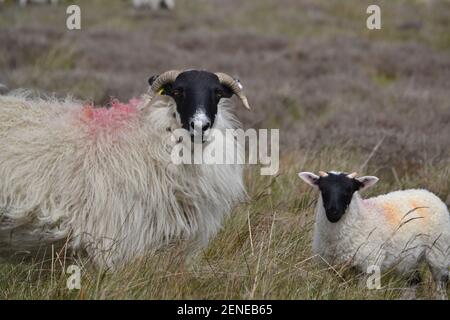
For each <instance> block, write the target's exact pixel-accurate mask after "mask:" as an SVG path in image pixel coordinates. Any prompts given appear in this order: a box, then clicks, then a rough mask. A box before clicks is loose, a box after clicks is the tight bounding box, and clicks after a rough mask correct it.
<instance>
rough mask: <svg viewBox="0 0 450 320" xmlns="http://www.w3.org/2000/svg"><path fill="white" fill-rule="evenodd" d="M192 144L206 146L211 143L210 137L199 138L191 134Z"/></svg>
mask: <svg viewBox="0 0 450 320" xmlns="http://www.w3.org/2000/svg"><path fill="white" fill-rule="evenodd" d="M191 142H192V143H193V144H206V143H208V142H209V139H208V137H205V136H203V135H202V136H201V137H198V136H196V135H195V134H191Z"/></svg>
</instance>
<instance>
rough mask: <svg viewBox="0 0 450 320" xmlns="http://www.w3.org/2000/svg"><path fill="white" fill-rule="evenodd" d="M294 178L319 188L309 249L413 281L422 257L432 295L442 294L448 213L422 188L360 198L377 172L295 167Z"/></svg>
mask: <svg viewBox="0 0 450 320" xmlns="http://www.w3.org/2000/svg"><path fill="white" fill-rule="evenodd" d="M299 177H300V178H301V179H302V180H304V181H305V182H306V183H308V184H309V185H311V186H313V187H314V188H315V189H317V190H320V196H319V200H318V202H317V207H316V218H315V219H316V220H315V226H314V237H313V244H312V249H313V252H314V254H315V255H318V256H320V257H321V258H322V259H324V260H325V261H327V262H328V263H330V264H336V263H337V264H341V263H343V264H348V265H349V266H352V267H356V268H358V269H360V271H362V272H366V271H367V270H368V267H370V266H377V267H379V268H380V270H381V271H383V270H386V269H390V268H393V269H395V270H396V271H397V272H399V273H400V274H402V275H404V276H409V278H410V279H411V280H412V282H411V285H412V288H411V290H412V291H413V293H412V294H413V295H415V293H414V291H415V286H416V285H417V284H418V280H420V278H418V276H419V274H418V272H417V270H418V269H417V268H418V267H419V265H420V263H421V262H422V261H425V262H426V263H427V264H428V266H429V268H430V270H431V272H432V275H433V279H434V282H435V284H436V289H437V296H438V297H439V298H443V299H446V298H447V283H448V278H449V266H450V247H449V246H450V216H449V212H448V209H447V207H446V205H445V204H444V203H443V202H442V201H441V200H440V199H439V198H438V197H437V196H436V195H434V194H433V193H431V192H429V191H427V190H419V189H412V190H404V191H394V192H391V193H388V194H385V195H380V196H378V197H374V198H369V199H362V198H361V196H360V195H359V192H360V191H363V190H365V189H367V188H369V187H371V186H372V185H374V184H375V183H376V182H377V181H378V178H377V177H373V176H365V177H356V173H352V174H346V173H339V172H333V171H331V172H322V171H321V172H319V175H318V176H317V175H315V174H313V173H310V172H300V173H299Z"/></svg>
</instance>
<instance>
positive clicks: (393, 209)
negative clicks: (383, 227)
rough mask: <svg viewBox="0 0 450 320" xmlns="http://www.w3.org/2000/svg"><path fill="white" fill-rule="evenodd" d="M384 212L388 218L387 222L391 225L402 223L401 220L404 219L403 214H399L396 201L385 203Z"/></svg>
mask: <svg viewBox="0 0 450 320" xmlns="http://www.w3.org/2000/svg"><path fill="white" fill-rule="evenodd" d="M382 207H383V214H384V216H385V218H386V220H387V222H388V223H389V224H390V225H393V226H398V225H399V224H400V221H401V219H402V217H401V215H400V214H399V212H400V210H399V209H398V207H397V206H396V205H395V204H394V203H389V202H386V203H383V205H382Z"/></svg>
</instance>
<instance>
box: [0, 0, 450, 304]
mask: <svg viewBox="0 0 450 320" xmlns="http://www.w3.org/2000/svg"><path fill="white" fill-rule="evenodd" d="M72 3H75V4H78V5H80V7H81V10H82V16H81V17H82V29H81V31H68V30H67V29H66V27H65V25H66V18H67V15H66V13H65V11H66V8H67V5H69V4H72ZM370 4H378V5H379V6H380V7H381V13H382V29H381V30H372V31H371V30H368V29H367V28H366V19H367V17H368V14H366V8H367V7H368V5H370ZM185 68H198V69H208V70H210V71H222V72H226V73H229V74H231V75H234V76H236V77H238V78H239V79H240V80H241V82H242V83H243V84H244V87H245V88H246V91H247V95H248V97H249V100H250V104H251V105H252V106H253V111H252V112H247V111H245V110H244V109H243V108H240V107H239V106H238V107H237V108H236V113H237V114H238V117H239V118H240V119H241V120H242V122H243V124H244V127H245V128H250V127H255V128H280V129H281V132H280V140H281V151H282V155H281V157H282V167H281V171H280V176H279V177H276V178H275V177H272V178H265V179H264V178H261V177H256V176H255V174H254V173H253V172H252V171H251V170H250V173H249V174H248V179H247V181H248V186H249V193H250V197H251V199H252V200H253V202H251V203H250V204H247V205H243V207H241V208H238V209H237V213H241V214H244V218H245V217H247V213H248V214H249V216H252V217H254V219H253V220H252V221H253V222H252V227H254V228H255V231H254V232H255V233H256V235H254V237H255V238H254V239H253V240H254V241H258V239H259V238H258V235H259V236H261V239H265V238H264V237H265V236H266V235H267V234H268V233H267V232H266V231H267V230H266V229H267V228H268V227H270V226H271V225H273V223H274V222H273V221H274V220H273V219H275V218H274V217H273V215H274V212H277V220H276V221H277V223H279V225H277V226H278V227H279V230H280V233H281V235H280V237H278V238H277V237H275V236H274V238H273V239H277V240H276V241H279V242H278V244H277V248H279V250H283V251H276V250H275V252H274V253H273V254H274V255H277V256H276V259H275V258H274V260H270V261H278V262H274V263H275V267H273V268H272V267H271V268H272V269H270V270H265V271H266V273H264V274H261V276H260V277H259V278H258V281H260V282H258V283H256V284H255V283H254V281H253V280H255V279H254V278H253V276H254V274H253V273H249V274H248V275H247V276H248V279H247V278H245V277H244V278H240V276H236V278H233V274H234V273H232V272H231V271H230V270H235V269H236V270H239V268H240V266H242V264H238V263H236V265H233V264H232V262H233V261H240V259H242V257H241V256H239V257H236V254H243V255H245V253H246V252H247V253H249V252H252V253H253V251H254V247H253V242H252V243H250V244H249V243H248V242H247V238H248V236H249V235H248V232H247V231H248V226H247V224H246V220H245V219H244V220H242V219H241V218H235V219H234V220H231V221H229V222H228V229H227V228H225V230H228V231H224V233H222V234H221V235H220V236H219V237H218V239H217V240H216V241H215V242H214V243H213V244H212V245H211V247H210V252H209V254H210V258H211V259H212V261H209V262H210V263H211V264H212V265H214V266H217V265H219V266H221V268H222V269H221V270H225V271H227V272H228V273H226V272H225V271H224V272H225V273H226V274H227V277H231V278H232V279H234V280H230V279H229V278H227V279H228V280H227V281H232V282H231V284H230V283H229V282H226V281H223V282H220V281H219V280H217V279H216V278H215V277H216V276H217V274H216V273H211V274H208V273H203V272H207V271H205V270H203V269H202V271H201V272H202V276H201V277H196V276H193V277H194V279H192V278H190V276H191V275H189V276H188V278H186V279H185V278H183V277H184V276H181V278H177V277H175V278H173V282H170V283H171V285H173V286H175V287H177V288H178V291H173V290H172V291H170V290H169V289H167V291H166V289H164V290H160V291H159V292H156V291H155V292H153V291H152V292H151V293H148V292H147V293H145V294H143V293H142V295H141V292H140V293H133V294H130V296H129V297H166V298H173V297H200V298H204V297H221V298H228V297H238V298H241V297H244V298H268V297H269V298H270V297H279V298H333V297H335V296H334V295H333V292H334V291H333V290H334V289H333V287H337V288H339V290H344V289H342V287H340V285H341V283H340V282H339V280H336V279H334V280H330V279H329V278H326V279H327V281H331V282H330V283H331V284H330V285H328V286H327V287H326V288H327V290H328V291H327V290H325V291H323V290H322V291H308V290H307V288H306V287H303V288H302V290H303V291H302V290H300V289H298V288H297V289H295V288H291V284H290V283H291V282H292V281H294V282H295V281H297V280H298V278H300V279H302V277H303V276H302V274H295V273H293V272H294V271H292V270H291V269H289V272H291V271H292V273H289V272H288V273H282V272H283V271H282V270H284V269H283V268H284V266H285V265H284V264H280V262H279V259H281V258H280V257H279V256H278V254H279V255H282V256H283V257H285V256H292V259H293V260H292V261H291V262H292V264H293V265H295V263H296V262H295V261H302V259H307V257H308V254H309V251H308V249H305V250H306V251H301V252H299V253H298V255H296V253H294V254H293V253H292V252H290V251H289V248H290V247H289V246H290V244H292V243H293V241H294V240H295V241H297V242H296V243H297V244H298V241H304V242H302V243H303V244H304V246H302V248H303V247H305V248H307V247H308V246H309V243H310V234H311V228H310V227H311V224H310V222H311V215H312V206H311V204H310V203H311V201H313V200H314V199H315V196H314V194H313V193H311V192H310V191H308V189H307V187H304V186H303V185H301V183H300V182H299V181H298V180H297V178H296V172H298V171H299V170H308V171H313V170H319V169H321V170H331V169H336V170H347V171H354V170H358V169H362V173H368V174H372V175H378V176H380V177H381V178H382V181H381V183H380V184H379V186H378V185H377V187H376V188H375V189H374V191H372V193H373V194H376V193H380V192H387V191H390V190H394V189H399V188H406V187H423V188H429V189H431V190H432V191H434V192H436V193H437V194H438V195H439V196H440V197H441V198H442V199H443V200H444V201H446V202H447V204H448V205H449V204H450V1H447V0H421V1H419V0H395V1H392V0H386V1H375V0H371V1H366V0H354V1H351V0H347V1H343V0H278V1H276V0H247V1H241V0H176V7H175V9H174V10H172V11H169V10H158V11H152V10H144V9H134V8H133V6H132V4H131V0H130V1H127V0H123V1H120V0H112V1H111V0H109V1H106V0H94V1H87V0H85V1H81V0H80V1H60V3H59V4H58V5H55V6H52V5H29V6H26V7H20V6H18V5H17V4H16V1H12V0H9V1H8V0H6V1H5V3H4V4H2V5H0V83H2V84H4V85H6V86H8V87H9V88H10V89H16V88H28V89H33V90H37V91H38V92H40V93H46V94H55V95H57V96H61V97H64V96H65V95H67V94H70V95H73V96H75V97H77V98H79V99H83V100H88V101H94V102H95V103H96V104H98V105H102V104H107V103H108V101H109V100H110V97H117V98H119V99H121V100H128V99H130V98H132V97H135V96H138V95H139V94H141V93H143V92H144V91H145V90H147V79H148V78H149V77H150V76H151V75H154V74H157V73H160V72H162V71H166V70H168V69H185ZM305 216H307V217H309V218H307V219H306V220H305V219H304V218H302V217H305ZM239 219H240V220H239ZM271 219H272V220H271ZM308 219H309V220H308ZM308 221H309V222H308ZM300 222H301V223H300ZM296 225H302V226H303V228H304V229H301V232H303V233H300V234H301V237H300V238H298V237H297V238H295V239H293V238H289V237H283V235H287V234H288V233H289V234H294V233H295V232H296V229H295V226H296ZM269 229H270V228H269ZM236 230H237V231H236ZM270 230H271V229H270ZM234 231H235V232H237V233H238V235H239V237H238V238H234V237H235V234H233V233H232V232H234ZM260 231H261V232H260ZM297 231H298V230H297ZM227 232H228V233H227ZM258 232H260V233H258ZM271 239H272V238H271ZM273 239H272V240H273ZM253 240H252V241H253ZM273 241H275V240H273ZM295 241H294V242H295ZM263 243H264V242H263ZM224 245H225V248H224ZM269 245H270V241H269ZM281 248H283V249H281ZM215 250H216V251H217V252H215ZM235 252H238V253H235ZM219 253H220V254H219ZM249 255H250V253H249ZM271 257H272V256H270V257H269V256H268V257H267V259H269V258H271ZM272 258H273V257H272ZM203 259H204V258H203ZM277 259H278V260H277ZM294 260H295V261H294ZM283 261H284V262H283V263H288V262H286V261H285V260H283ZM241 262H242V261H241ZM242 263H244V262H242ZM245 263H248V264H250V265H252V263H256V261H253V260H252V258H251V257H250V258H248V259H246V260H245ZM259 263H260V261H259V260H258V264H259ZM203 265H204V261H203V263H199V264H198V266H203ZM268 265H269V266H270V264H268ZM287 265H289V264H287ZM227 266H228V267H227ZM227 268H228V269H227ZM234 268H235V269H234ZM261 270H262V269H258V270H257V271H256V274H258V272H260V273H261V272H262V271H261ZM280 270H281V271H280ZM309 270H310V271H309V272H312V273H314V272H316V271H317V269H314V268H313V267H311V269H309ZM285 271H286V270H285ZM303 271H304V270H303ZM236 272H237V271H236ZM279 272H281V276H283V277H285V278H283V279H282V280H280V281H279V282H277V280H276V279H277V277H279V276H280V273H279ZM269 276H270V278H268V280H267V282H264V281H263V280H264V277H269ZM321 277H322V276H320V277H318V278H321ZM313 278H314V277H313ZM331 278H332V277H331ZM125 279H126V276H125ZM274 279H275V280H274ZM309 279H311V273H310V274H309V275H308V276H307V277H306V276H305V278H304V279H303V280H304V281H310V280H309ZM314 279H316V278H314ZM211 281H212V283H216V284H217V285H216V286H213V287H211V286H210V287H208V283H211ZM214 281H216V282H214ZM217 281H219V282H217ZM233 281H235V282H233ZM255 281H256V280H255ZM317 281H319V280H317ZM333 281H337V282H333ZM247 282H248V283H247ZM124 283H128V282H126V281H125V280H124ZM180 283H181V284H184V287H182V286H181V285H180ZM116 285H117V287H118V288H119V287H121V286H123V285H124V284H123V283H122V284H119V283H118V284H116ZM260 285H261V286H268V287H267V288H266V287H264V288H265V289H264V288H263V287H260ZM346 285H348V284H346ZM49 286H50V285H49ZM111 286H112V284H111ZM202 286H203V287H202ZM163 287H164V288H167V287H166V285H164V286H163ZM169 287H170V284H169ZM313 287H314V286H313ZM20 288H22V287H20ZM157 288H158V287H157ZM159 288H161V287H159ZM186 288H187V289H186ZM198 288H203V292H202V293H200V292H199V291H196V290H197V289H198ZM286 288H291V289H292V290H291V291H286ZM315 288H317V286H316V287H315ZM345 288H347V289H348V290H349V291H345V290H344V291H345V292H346V293H345V297H347V298H353V297H357V298H366V297H367V296H365V295H367V293H361V292H360V291H355V290H354V287H351V286H350V287H345ZM22 289H23V288H22ZM22 289H21V290H22ZM207 289H209V290H207ZM266 289H267V290H266ZM269 289H270V290H269ZM23 290H25V289H23ZM229 290H231V291H229ZM233 290H234V291H233ZM265 290H266V291H265ZM283 290H284V291H283ZM125 291H126V290H125ZM21 292H22V291H21ZM27 292H28V291H27ZM45 292H46V293H45V294H48V295H49V296H50V297H54V296H55V295H56V296H58V293H55V292H54V291H51V290H50V291H45ZM57 292H59V291H57ZM100 292H101V290H100ZM230 292H234V293H233V294H232V293H230ZM355 292H356V293H355ZM97 293H98V292H97V291H96V293H95V294H97ZM215 293H216V294H215ZM41 294H43V293H41ZM45 294H44V296H45ZM95 294H94V293H92V294H91V295H89V294H88V296H90V297H99V296H96V295H95ZM102 297H117V296H114V295H111V294H110V291H108V294H107V293H105V295H104V296H102ZM120 297H123V296H120ZM369 297H372V298H373V297H375V298H391V296H390V295H381V294H380V295H379V296H369Z"/></svg>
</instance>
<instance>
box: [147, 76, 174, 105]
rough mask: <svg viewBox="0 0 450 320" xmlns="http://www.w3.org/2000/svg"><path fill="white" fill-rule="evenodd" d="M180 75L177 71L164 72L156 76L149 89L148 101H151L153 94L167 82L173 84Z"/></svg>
mask: <svg viewBox="0 0 450 320" xmlns="http://www.w3.org/2000/svg"><path fill="white" fill-rule="evenodd" d="M180 73H181V71H179V70H170V71H166V72H164V73H162V74H160V75H159V76H158V78H156V80H155V81H154V82H153V83H152V85H151V87H150V93H149V95H150V99H152V98H153V97H154V96H155V94H157V93H158V91H159V90H160V89H161V88H162V86H163V85H165V84H166V83H169V82H174V81H175V79H176V78H177V77H178V75H179V74H180Z"/></svg>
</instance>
